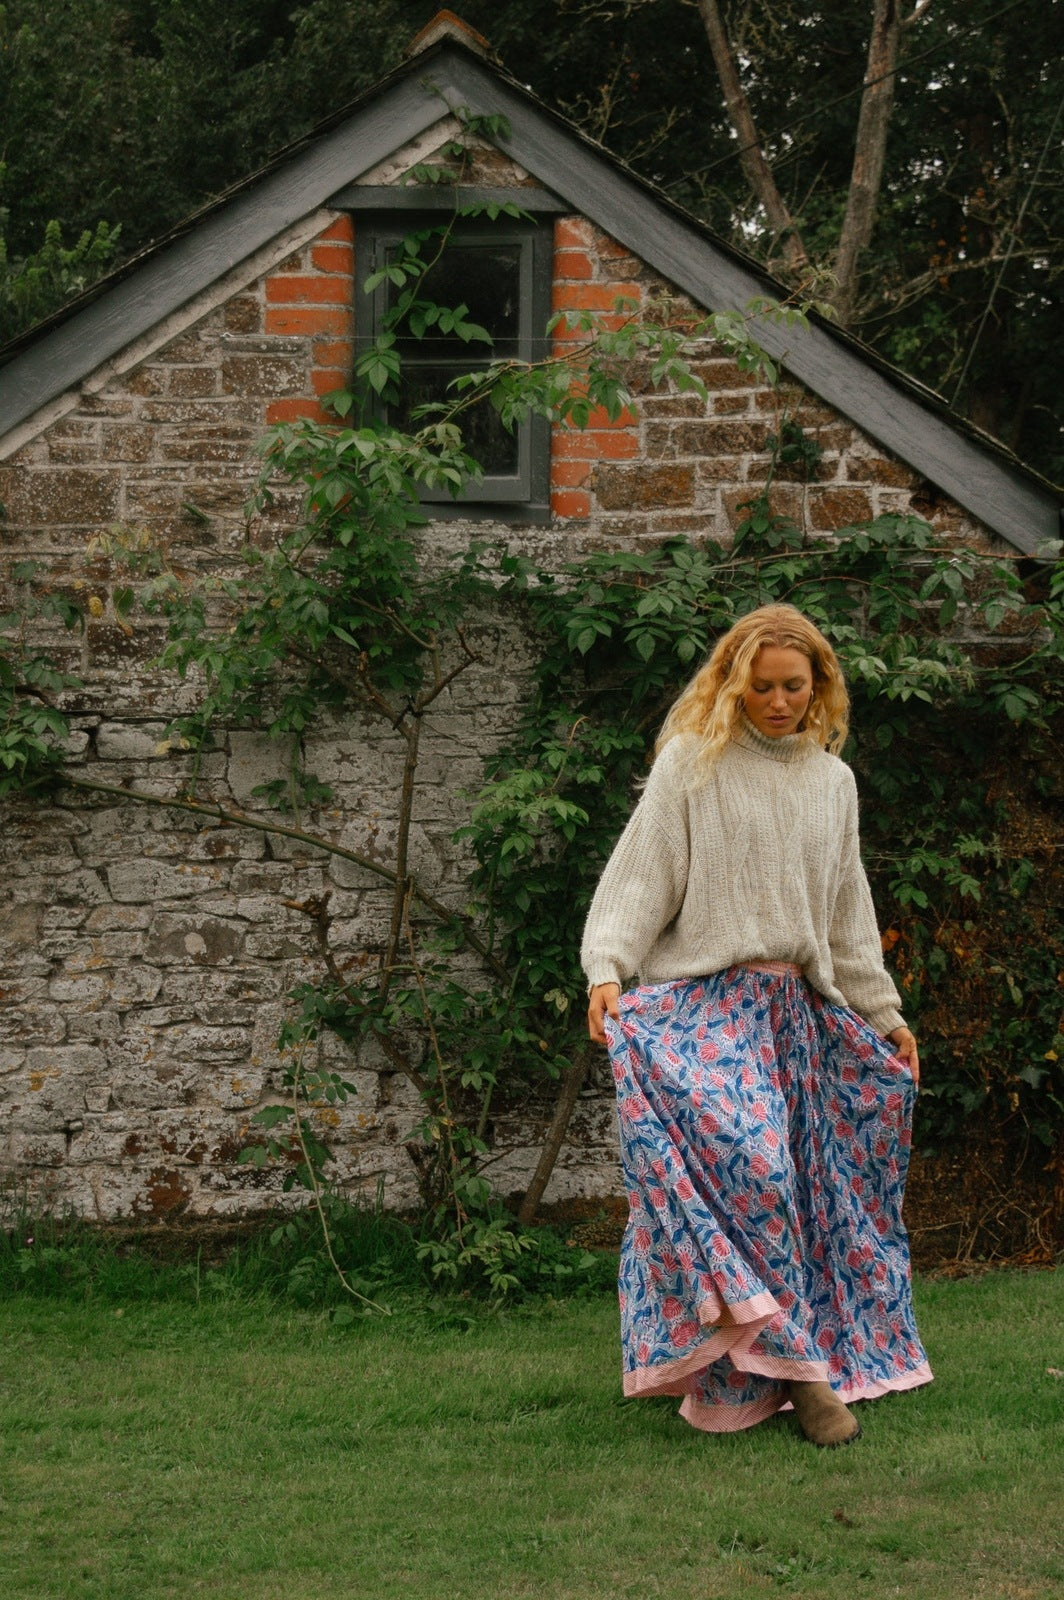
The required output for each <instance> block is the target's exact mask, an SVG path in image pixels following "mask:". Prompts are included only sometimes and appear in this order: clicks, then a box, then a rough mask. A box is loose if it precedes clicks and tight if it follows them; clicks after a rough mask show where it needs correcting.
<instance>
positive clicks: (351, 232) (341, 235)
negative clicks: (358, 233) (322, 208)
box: [318, 216, 355, 244]
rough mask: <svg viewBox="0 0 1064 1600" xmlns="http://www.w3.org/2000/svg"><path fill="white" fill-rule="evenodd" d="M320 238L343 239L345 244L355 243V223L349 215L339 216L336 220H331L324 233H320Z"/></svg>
mask: <svg viewBox="0 0 1064 1600" xmlns="http://www.w3.org/2000/svg"><path fill="white" fill-rule="evenodd" d="M318 239H319V240H322V239H342V240H343V241H344V243H345V244H353V243H354V241H355V224H354V222H353V220H352V219H351V218H350V217H348V216H343V217H337V219H336V221H335V222H330V224H329V226H328V227H327V228H326V230H325V232H324V233H319V234H318Z"/></svg>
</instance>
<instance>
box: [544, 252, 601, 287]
mask: <svg viewBox="0 0 1064 1600" xmlns="http://www.w3.org/2000/svg"><path fill="white" fill-rule="evenodd" d="M554 276H555V278H556V279H569V280H571V279H573V278H578V279H586V278H593V277H594V276H595V265H594V262H593V261H592V259H591V257H590V256H589V255H588V253H587V251H586V250H557V251H555V255H554Z"/></svg>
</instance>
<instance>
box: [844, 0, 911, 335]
mask: <svg viewBox="0 0 1064 1600" xmlns="http://www.w3.org/2000/svg"><path fill="white" fill-rule="evenodd" d="M930 5H931V0H918V4H917V5H916V6H915V7H914V9H913V11H912V12H911V13H910V14H909V16H908V17H902V15H901V4H900V0H873V9H872V37H871V38H870V40H869V41H868V64H867V67H866V70H865V80H864V93H863V94H862V96H861V110H860V113H859V115H858V118H857V139H856V142H855V144H854V151H853V169H852V171H851V173H850V190H849V194H848V195H847V197H846V215H845V217H844V218H843V222H842V232H841V233H840V235H839V248H838V251H837V253H836V256H835V276H836V278H837V279H838V285H837V287H836V289H835V290H834V292H833V293H832V296H831V303H832V305H833V306H834V308H835V314H836V316H837V317H838V319H839V322H840V323H841V325H842V326H843V327H844V328H846V327H849V325H850V323H851V322H852V321H853V314H854V308H855V305H856V301H857V282H858V275H859V269H860V258H861V253H862V251H864V250H865V249H867V247H868V245H869V243H870V242H871V238H872V229H873V227H874V226H875V220H876V208H877V206H878V204H879V191H880V188H881V186H882V183H883V165H884V161H885V158H886V152H887V132H888V130H889V127H890V114H891V111H892V109H893V106H894V83H895V73H896V68H897V65H898V54H899V50H900V47H901V36H902V32H903V30H904V29H905V28H907V27H908V26H909V24H910V23H912V22H915V21H916V19H917V18H918V17H921V16H923V15H924V13H925V12H926V11H927V10H928V9H929V7H930Z"/></svg>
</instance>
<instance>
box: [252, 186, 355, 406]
mask: <svg viewBox="0 0 1064 1600" xmlns="http://www.w3.org/2000/svg"><path fill="white" fill-rule="evenodd" d="M354 275H355V234H354V227H353V225H352V222H351V218H350V217H346V216H344V217H338V218H337V219H336V221H335V222H334V223H332V224H331V226H330V227H328V228H327V229H326V230H325V232H324V233H322V234H321V235H320V236H319V238H318V240H317V241H316V242H315V243H314V244H313V245H312V246H311V247H310V250H309V260H306V259H302V260H298V261H293V262H290V263H289V262H285V263H283V264H282V266H281V267H280V268H279V269H278V270H277V271H276V272H271V273H270V275H269V276H268V277H267V279H266V312H265V326H264V329H263V331H264V332H265V333H266V335H267V336H270V335H278V336H280V337H281V338H290V337H292V336H296V337H299V338H302V339H310V340H311V362H312V364H311V368H310V392H309V393H306V394H303V395H301V396H286V397H284V398H281V399H277V400H273V401H272V402H271V403H270V404H269V405H268V406H267V408H266V421H267V422H268V423H274V422H294V421H295V420H296V419H297V418H298V417H312V418H314V420H315V421H318V422H322V421H324V420H325V419H326V413H325V412H324V411H323V409H322V407H321V405H320V404H319V401H320V398H321V396H322V395H325V394H329V393H330V392H331V391H332V390H334V389H342V388H346V387H347V385H348V384H349V383H350V382H351V362H352V359H353V351H354V345H353V342H352V341H353V335H354Z"/></svg>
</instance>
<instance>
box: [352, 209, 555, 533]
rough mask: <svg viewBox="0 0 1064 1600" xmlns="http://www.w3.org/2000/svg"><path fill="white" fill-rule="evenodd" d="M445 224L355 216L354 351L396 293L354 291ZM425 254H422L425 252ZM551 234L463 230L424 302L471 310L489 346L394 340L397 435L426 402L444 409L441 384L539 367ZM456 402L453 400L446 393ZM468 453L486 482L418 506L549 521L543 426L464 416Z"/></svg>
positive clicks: (542, 228) (517, 225) (434, 494)
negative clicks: (483, 372)
mask: <svg viewBox="0 0 1064 1600" xmlns="http://www.w3.org/2000/svg"><path fill="white" fill-rule="evenodd" d="M441 220H442V219H441V218H440V216H439V214H438V213H437V214H436V215H435V216H433V215H431V214H429V215H419V214H417V213H411V212H400V213H399V214H396V213H394V212H393V213H391V214H389V215H386V216H384V217H376V218H374V217H372V216H370V215H366V214H363V215H360V216H358V217H357V218H356V221H355V274H356V282H357V285H358V290H359V292H357V293H356V296H355V321H356V336H357V346H358V348H360V349H362V348H365V346H366V344H367V343H369V342H370V341H371V340H372V339H373V337H374V336H375V335H376V333H377V332H378V331H379V329H380V327H381V324H382V321H383V319H384V317H385V316H386V315H387V313H388V311H389V310H390V309H391V307H392V305H393V304H394V301H395V298H396V297H397V296H398V295H399V293H400V292H401V290H400V289H398V288H397V287H396V286H395V285H393V284H392V283H391V282H390V281H388V280H387V279H385V280H384V281H383V282H381V283H380V284H379V285H378V286H377V287H376V288H375V289H374V290H373V291H372V292H371V293H370V294H368V295H367V294H365V293H364V292H362V290H361V286H362V285H363V284H364V283H365V282H366V280H367V278H369V277H371V276H372V275H373V274H374V273H376V272H378V271H379V270H380V269H381V268H382V267H384V266H385V265H386V264H387V262H388V260H389V259H390V258H392V257H394V254H395V252H396V249H397V247H398V245H399V244H400V242H401V241H402V239H403V238H405V237H406V236H407V235H408V234H410V233H412V232H415V231H417V230H418V229H419V228H423V227H431V226H433V225H435V224H438V223H439V222H440V221H441ZM428 249H431V246H426V250H428ZM552 259H553V228H552V226H551V221H550V219H549V218H548V217H545V218H544V219H543V220H542V221H539V222H536V221H531V220H524V219H522V220H520V221H516V220H511V219H510V218H508V217H505V216H504V217H501V218H500V219H499V220H498V221H497V222H490V221H487V220H480V219H477V220H476V221H470V222H460V223H458V224H457V225H456V226H455V229H454V231H453V233H452V235H451V237H450V239H449V241H448V244H447V247H446V249H445V250H444V251H443V253H442V254H441V256H440V258H439V260H438V261H437V262H435V263H434V265H433V266H432V268H431V270H430V271H429V273H428V274H427V276H426V277H425V278H424V279H423V280H422V281H423V289H424V293H425V296H426V298H427V299H429V300H431V301H433V302H435V304H437V305H441V306H446V307H448V308H451V309H453V308H455V307H457V306H459V305H465V306H467V307H468V320H469V321H471V322H474V323H477V324H479V325H480V326H481V327H483V328H485V329H486V330H487V331H488V333H490V334H491V337H492V341H493V342H492V345H490V346H489V345H487V344H485V343H483V342H482V341H480V340H474V341H470V342H466V341H465V340H463V339H461V338H459V337H458V335H457V334H444V333H439V332H436V331H434V330H432V329H429V330H427V332H426V333H425V335H424V336H423V337H421V338H416V337H414V336H413V334H411V333H409V332H408V331H406V330H405V329H402V330H400V337H399V340H398V349H399V355H400V358H401V361H402V395H401V399H400V401H399V403H398V404H397V405H396V404H393V405H391V406H389V407H388V408H387V410H386V415H387V417H388V420H389V421H391V422H394V423H395V424H396V425H397V426H399V427H404V426H406V425H407V424H408V423H409V418H410V413H411V411H412V410H413V409H414V408H415V407H416V406H418V405H422V404H424V403H425V402H426V401H433V400H442V399H444V398H445V397H446V396H447V393H448V384H449V383H450V382H451V380H452V379H453V378H455V377H457V376H458V375H459V374H460V373H463V372H472V371H474V370H475V369H476V368H477V367H478V366H486V365H487V364H488V363H489V362H490V361H492V360H497V359H499V358H503V359H505V358H513V359H516V360H521V361H538V360H541V359H542V358H543V356H544V355H546V354H548V353H549V349H550V341H549V339H548V337H547V335H546V326H547V320H548V318H549V316H550V296H551V264H552ZM452 394H453V391H452ZM462 431H463V436H464V439H465V443H466V448H467V449H468V450H469V453H470V454H471V455H472V456H473V457H474V459H475V460H477V461H479V462H480V464H481V466H482V467H483V468H484V479H483V482H481V483H479V484H471V485H470V486H469V488H468V489H467V490H466V492H465V493H464V494H463V495H462V496H461V498H460V500H459V501H457V502H454V501H452V500H451V498H450V496H449V495H447V493H446V491H443V490H440V491H425V492H424V494H423V499H424V500H425V501H426V502H431V503H432V504H433V505H434V507H435V506H438V507H439V512H438V514H440V515H446V514H448V508H450V514H451V515H462V516H468V515H470V514H476V513H477V511H478V508H479V514H480V515H482V516H487V515H494V516H496V517H500V516H507V515H515V516H520V517H522V518H525V519H533V520H540V519H541V518H542V519H545V518H546V517H547V515H548V514H549V482H550V425H549V423H548V422H547V421H546V419H545V418H542V417H531V418H529V419H528V420H527V421H526V422H524V423H522V424H521V425H520V426H519V427H518V428H517V429H516V430H515V431H514V432H513V433H510V432H509V431H508V430H507V429H506V428H504V427H503V425H502V423H501V421H500V420H499V417H498V414H497V413H496V412H495V411H494V410H493V409H492V408H491V407H489V406H475V407H471V408H470V410H469V411H468V412H466V413H465V414H464V416H463V418H462Z"/></svg>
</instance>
